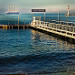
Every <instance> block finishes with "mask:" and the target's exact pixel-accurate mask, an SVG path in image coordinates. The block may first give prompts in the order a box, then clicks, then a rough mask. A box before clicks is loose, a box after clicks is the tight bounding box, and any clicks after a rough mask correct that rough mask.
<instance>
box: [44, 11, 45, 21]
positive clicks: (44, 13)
mask: <svg viewBox="0 0 75 75" xmlns="http://www.w3.org/2000/svg"><path fill="white" fill-rule="evenodd" d="M44 22H45V12H44Z"/></svg>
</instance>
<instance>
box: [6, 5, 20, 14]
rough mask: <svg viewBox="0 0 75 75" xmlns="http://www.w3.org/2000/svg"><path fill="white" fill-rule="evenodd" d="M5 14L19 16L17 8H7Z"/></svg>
mask: <svg viewBox="0 0 75 75" xmlns="http://www.w3.org/2000/svg"><path fill="white" fill-rule="evenodd" d="M6 14H19V11H18V7H16V6H12V7H11V6H8V12H6Z"/></svg>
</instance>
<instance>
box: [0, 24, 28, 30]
mask: <svg viewBox="0 0 75 75" xmlns="http://www.w3.org/2000/svg"><path fill="white" fill-rule="evenodd" d="M25 28H29V25H0V29H25Z"/></svg>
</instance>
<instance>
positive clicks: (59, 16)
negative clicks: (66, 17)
mask: <svg viewBox="0 0 75 75" xmlns="http://www.w3.org/2000/svg"><path fill="white" fill-rule="evenodd" d="M58 21H60V12H59V13H58Z"/></svg>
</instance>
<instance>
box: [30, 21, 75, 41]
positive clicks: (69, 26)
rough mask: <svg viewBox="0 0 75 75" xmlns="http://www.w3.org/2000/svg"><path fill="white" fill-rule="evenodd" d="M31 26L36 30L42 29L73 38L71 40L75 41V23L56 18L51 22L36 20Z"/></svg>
mask: <svg viewBox="0 0 75 75" xmlns="http://www.w3.org/2000/svg"><path fill="white" fill-rule="evenodd" d="M53 21H54V22H53ZM30 27H31V28H34V29H36V30H41V31H45V32H48V33H52V34H55V35H58V36H61V37H65V38H66V39H71V40H70V41H72V42H75V24H73V23H70V22H64V21H55V20H52V21H50V22H44V21H40V20H34V21H33V22H32V23H31V25H30Z"/></svg>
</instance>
